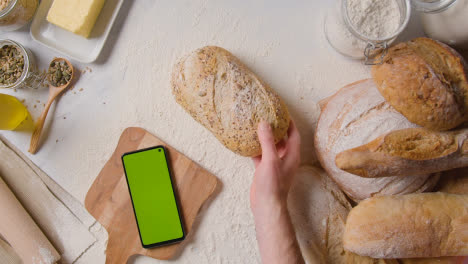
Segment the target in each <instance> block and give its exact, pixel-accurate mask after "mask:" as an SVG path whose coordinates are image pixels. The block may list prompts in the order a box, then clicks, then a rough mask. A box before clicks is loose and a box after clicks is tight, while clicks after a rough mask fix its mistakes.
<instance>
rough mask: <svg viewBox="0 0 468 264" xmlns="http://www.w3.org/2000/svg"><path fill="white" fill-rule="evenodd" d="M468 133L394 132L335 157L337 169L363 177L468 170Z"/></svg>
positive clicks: (425, 130)
mask: <svg viewBox="0 0 468 264" xmlns="http://www.w3.org/2000/svg"><path fill="white" fill-rule="evenodd" d="M467 138H468V129H463V130H459V131H454V132H436V131H431V130H428V129H423V128H409V129H402V130H397V131H392V132H390V133H387V134H385V135H383V136H380V137H378V138H377V139H375V140H373V141H371V142H369V143H367V144H365V145H362V146H359V147H357V148H353V149H349V150H345V151H343V152H341V153H339V154H338V155H337V156H336V159H335V162H336V166H338V168H340V169H342V170H345V171H347V172H349V173H353V174H355V175H359V176H361V177H369V178H375V177H388V176H407V175H413V174H416V173H435V172H440V171H446V170H450V169H454V168H461V167H466V166H468V141H467V140H466V139H467Z"/></svg>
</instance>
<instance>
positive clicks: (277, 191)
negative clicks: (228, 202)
mask: <svg viewBox="0 0 468 264" xmlns="http://www.w3.org/2000/svg"><path fill="white" fill-rule="evenodd" d="M257 134H258V139H259V141H260V144H261V146H262V155H261V156H258V157H255V158H253V162H254V164H255V175H254V179H253V183H252V187H251V189H250V204H251V207H252V210H253V211H254V213H255V210H256V208H257V205H260V204H262V205H268V204H271V203H280V204H283V203H284V204H285V203H286V199H287V196H288V192H289V189H290V187H291V184H292V180H293V178H294V175H295V173H296V170H297V168H298V167H299V163H300V161H301V157H300V144H301V138H300V135H299V131H298V130H297V128H296V125H295V124H294V122H293V121H292V120H291V123H290V124H289V129H288V137H287V139H283V140H282V141H281V142H280V143H278V144H277V145H276V146H275V142H274V136H273V132H272V129H271V126H270V125H269V124H268V123H266V122H264V121H262V122H260V123H259V125H258V130H257Z"/></svg>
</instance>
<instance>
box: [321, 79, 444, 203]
mask: <svg viewBox="0 0 468 264" xmlns="http://www.w3.org/2000/svg"><path fill="white" fill-rule="evenodd" d="M411 127H416V125H415V124H413V123H411V122H409V121H408V120H407V119H406V118H405V117H404V116H402V115H401V114H400V113H398V112H397V111H396V110H395V109H394V108H393V107H391V106H390V105H389V104H388V103H387V102H386V101H385V99H384V98H383V97H382V96H381V95H380V93H379V91H378V90H377V89H376V87H375V84H374V82H373V81H372V80H371V79H367V80H362V81H359V82H356V83H353V84H350V85H347V86H345V87H343V88H342V89H340V90H339V91H338V92H337V93H336V94H335V95H334V96H333V97H332V98H331V99H330V100H328V102H327V103H326V105H324V107H323V110H322V113H321V114H320V118H319V121H318V124H317V129H316V132H315V148H316V152H317V156H318V158H319V161H320V163H321V164H322V167H323V168H324V169H325V170H326V171H327V173H328V174H329V175H330V177H331V178H332V179H333V180H334V181H335V182H336V183H337V184H338V185H339V186H340V188H341V189H342V190H343V191H344V192H345V193H346V194H348V196H349V197H350V198H352V199H353V200H356V201H359V200H363V199H366V198H368V197H371V196H374V195H392V194H406V193H414V192H422V191H425V190H428V189H430V188H432V187H433V186H434V185H435V184H436V182H437V179H438V176H436V175H434V176H430V175H428V174H423V175H412V176H408V177H385V178H363V177H359V176H356V175H354V174H351V173H348V172H346V171H343V170H341V169H339V168H338V167H337V166H336V165H335V157H336V155H337V154H338V153H340V152H342V151H344V150H347V149H350V148H354V147H357V146H360V145H362V144H366V143H368V142H370V141H372V140H374V139H375V138H377V137H378V136H380V135H382V134H385V133H388V132H390V131H393V130H396V129H404V128H411Z"/></svg>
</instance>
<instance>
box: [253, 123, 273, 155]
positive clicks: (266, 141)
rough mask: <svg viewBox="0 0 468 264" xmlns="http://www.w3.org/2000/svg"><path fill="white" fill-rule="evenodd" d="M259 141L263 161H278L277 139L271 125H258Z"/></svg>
mask: <svg viewBox="0 0 468 264" xmlns="http://www.w3.org/2000/svg"><path fill="white" fill-rule="evenodd" d="M257 134H258V140H259V141H260V145H261V146H262V159H264V158H266V159H276V158H278V153H277V151H276V146H275V137H274V136H273V132H272V129H271V126H270V124H268V123H267V122H265V121H261V122H260V123H259V124H258V130H257Z"/></svg>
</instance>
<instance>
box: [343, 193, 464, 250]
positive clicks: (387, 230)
mask: <svg viewBox="0 0 468 264" xmlns="http://www.w3.org/2000/svg"><path fill="white" fill-rule="evenodd" d="M343 244H344V248H345V249H346V250H349V251H351V252H354V253H356V254H359V255H363V256H370V257H373V258H420V257H425V258H427V257H442V256H466V255H468V195H458V194H447V193H440V192H438V193H419V194H408V195H395V196H381V197H373V198H370V199H367V200H365V201H362V202H361V203H359V204H358V205H357V206H356V207H354V208H353V209H352V210H351V212H350V213H349V215H348V218H347V220H346V229H345V233H344V237H343Z"/></svg>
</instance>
